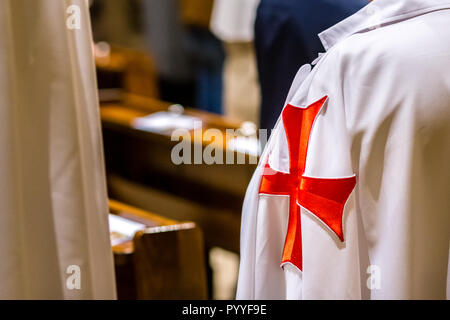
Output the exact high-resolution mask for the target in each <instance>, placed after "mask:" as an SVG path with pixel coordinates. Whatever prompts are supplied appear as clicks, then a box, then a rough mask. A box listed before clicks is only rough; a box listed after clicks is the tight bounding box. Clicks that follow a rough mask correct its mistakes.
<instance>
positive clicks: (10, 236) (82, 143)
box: [0, 0, 116, 299]
mask: <svg viewBox="0 0 450 320" xmlns="http://www.w3.org/2000/svg"><path fill="white" fill-rule="evenodd" d="M71 6H72V7H71ZM69 7H70V9H69ZM68 10H69V11H68ZM68 19H69V20H68ZM0 29H1V30H2V36H1V37H0V148H1V152H0V177H1V180H0V190H1V192H0V284H1V285H0V298H1V299H114V298H115V296H116V293H115V282H114V269H113V260H112V250H111V246H110V242H109V241H110V240H109V230H108V220H107V213H108V206H107V195H106V186H105V174H104V164H103V163H104V161H103V154H102V149H103V148H102V140H101V131H100V120H99V109H98V99H97V91H96V77H95V69H94V62H93V56H92V39H91V27H90V20H89V11H88V8H87V1H85V0H58V1H48V0H33V1H29V0H2V1H1V2H0Z"/></svg>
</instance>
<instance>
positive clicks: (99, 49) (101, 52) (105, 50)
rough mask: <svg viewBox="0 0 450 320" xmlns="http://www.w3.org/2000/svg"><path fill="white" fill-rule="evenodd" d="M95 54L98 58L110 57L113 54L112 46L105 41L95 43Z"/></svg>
mask: <svg viewBox="0 0 450 320" xmlns="http://www.w3.org/2000/svg"><path fill="white" fill-rule="evenodd" d="M94 54H95V57H96V58H100V59H103V58H108V57H109V56H110V54H111V46H110V45H109V43H107V42H105V41H100V42H97V43H96V44H95V47H94Z"/></svg>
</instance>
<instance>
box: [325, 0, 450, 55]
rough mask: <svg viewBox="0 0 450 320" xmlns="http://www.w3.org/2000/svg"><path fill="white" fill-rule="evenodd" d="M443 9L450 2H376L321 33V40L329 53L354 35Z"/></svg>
mask: <svg viewBox="0 0 450 320" xmlns="http://www.w3.org/2000/svg"><path fill="white" fill-rule="evenodd" d="M443 9H450V0H374V1H372V2H371V3H369V4H368V5H367V6H365V7H364V8H362V9H361V10H359V11H358V12H356V13H355V14H354V15H352V16H350V17H348V18H347V19H345V20H343V21H341V22H339V23H338V24H336V25H334V26H333V27H331V28H329V29H327V30H325V31H323V32H321V33H320V34H319V38H320V40H321V41H322V44H323V46H324V48H325V50H327V51H328V49H329V48H331V47H332V46H334V45H335V44H336V43H338V42H340V41H341V40H344V39H345V38H347V37H349V36H351V35H352V34H355V33H361V32H368V31H371V30H374V29H377V28H379V27H382V26H384V25H388V24H393V23H396V22H399V21H402V20H406V19H411V18H413V17H416V16H419V15H422V14H425V13H428V12H432V11H437V10H443Z"/></svg>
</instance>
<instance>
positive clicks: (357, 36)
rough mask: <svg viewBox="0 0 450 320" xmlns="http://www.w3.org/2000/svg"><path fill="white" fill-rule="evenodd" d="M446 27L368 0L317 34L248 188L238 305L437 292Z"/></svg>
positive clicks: (444, 255)
mask: <svg viewBox="0 0 450 320" xmlns="http://www.w3.org/2000/svg"><path fill="white" fill-rule="evenodd" d="M449 19H450V1H448V0H426V1H424V0H409V1H395V0H375V1H373V2H371V4H369V5H368V6H367V7H365V8H363V9H362V10H361V11H359V12H358V13H356V14H355V15H353V16H351V17H349V18H348V19H346V20H344V21H342V22H340V23H339V24H337V25H335V26H334V27H332V28H330V29H328V30H326V31H325V32H323V33H321V34H320V35H319V36H320V38H321V40H322V43H323V44H324V47H325V48H326V49H327V52H326V53H325V54H324V55H322V56H321V58H320V59H319V60H318V62H317V65H316V66H315V67H314V69H312V71H310V70H311V69H310V68H309V67H308V66H304V67H302V68H301V69H300V71H299V73H298V75H297V77H296V79H295V81H294V84H293V85H292V89H291V92H290V94H289V97H288V99H287V105H286V106H285V108H284V111H283V113H282V117H280V120H279V122H278V124H277V125H276V127H275V131H274V132H273V133H272V136H271V139H270V141H269V142H268V144H267V146H266V149H265V151H264V153H263V155H262V157H261V159H262V160H261V164H260V165H259V166H258V168H257V170H256V172H255V174H254V176H253V178H252V181H251V182H250V185H249V187H248V190H247V194H246V197H245V200H244V205H243V213H242V227H241V228H242V230H241V252H240V253H241V265H240V271H239V283H238V292H237V298H238V299H446V298H447V299H448V298H449V296H448V288H449V284H450V277H449V275H448V272H450V271H449V265H448V264H449V240H450V201H449V194H450V170H449V163H450V42H449V41H448V39H450V29H449V28H448V21H449ZM317 106H319V107H320V108H318V107H317ZM311 110H312V111H311ZM313 111H314V112H316V113H315V114H314V113H312V112H313ZM292 114H293V115H294V116H291V115H292ZM298 114H300V115H302V116H301V117H303V118H301V117H298V118H297V115H298ZM311 115H312V116H311ZM305 128H306V129H305ZM296 139H297V140H296ZM299 141H300V143H299ZM296 150H297V151H296ZM295 152H298V153H297V154H296V153H295ZM293 155H294V157H292V159H294V160H295V161H292V159H291V156H293ZM297 158H298V159H297ZM297 160H299V161H297ZM266 164H267V166H269V169H267V166H266ZM301 165H302V166H303V167H301ZM293 169H295V170H293ZM296 173H299V175H296ZM355 175H356V177H355ZM286 177H289V181H288V179H287V178H286ZM294 178H295V179H297V180H294ZM277 179H278V180H277ZM352 179H353V181H352ZM280 181H281V182H286V181H288V182H287V183H279V182H280ZM346 181H352V189H350V188H349V189H348V190H344V189H345V188H346ZM339 186H344V187H345V188H340V187H339ZM283 188H284V189H283ZM288 188H291V189H289V190H288V192H290V193H288V192H287V191H286V189H288ZM344 191H345V192H344ZM347 191H349V192H347ZM291 197H295V201H294V203H292V202H290V201H291V200H292V199H291ZM297 208H299V211H296V209H297ZM336 208H337V209H339V210H337V209H336ZM291 217H294V218H295V219H292V220H291ZM296 219H297V220H296ZM292 221H294V222H295V223H297V224H296V225H294V228H290V227H291V226H293V224H292V223H291V222H292ZM341 227H342V228H343V229H342V228H341ZM290 231H294V232H292V233H290ZM299 234H300V237H298V238H294V236H293V235H295V236H297V235H299ZM285 240H286V243H285ZM288 240H289V241H288ZM292 248H294V250H292ZM299 249H300V250H299ZM280 265H281V266H280ZM446 291H447V296H446Z"/></svg>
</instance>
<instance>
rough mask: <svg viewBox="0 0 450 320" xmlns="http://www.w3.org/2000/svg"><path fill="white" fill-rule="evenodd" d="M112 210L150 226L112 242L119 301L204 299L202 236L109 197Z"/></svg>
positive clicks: (190, 226) (191, 226)
mask: <svg viewBox="0 0 450 320" xmlns="http://www.w3.org/2000/svg"><path fill="white" fill-rule="evenodd" d="M109 206H110V212H111V213H112V214H114V215H117V216H120V217H122V218H125V219H128V220H131V221H134V222H139V223H141V224H143V225H145V226H146V228H145V229H143V230H141V231H138V232H137V233H136V234H135V236H134V238H133V239H132V240H127V241H125V242H122V243H120V244H117V245H115V246H113V252H114V262H115V271H116V281H117V291H118V298H119V299H163V300H166V299H206V298H207V282H206V270H205V260H204V246H203V238H202V233H201V231H200V229H199V228H198V227H197V226H196V225H195V224H194V223H192V222H177V221H175V220H172V219H167V218H164V217H161V216H158V215H155V214H152V213H149V212H146V211H144V210H140V209H137V208H134V207H131V206H128V205H125V204H122V203H120V202H117V201H114V200H110V204H109Z"/></svg>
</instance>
